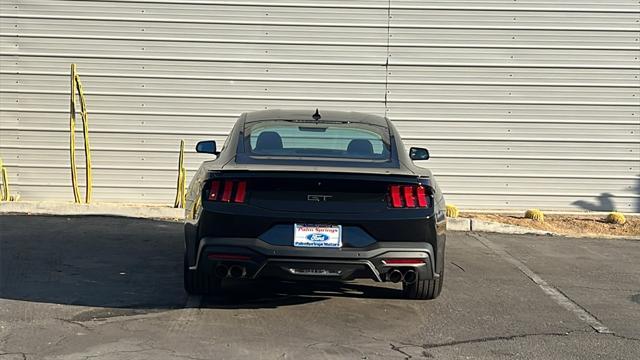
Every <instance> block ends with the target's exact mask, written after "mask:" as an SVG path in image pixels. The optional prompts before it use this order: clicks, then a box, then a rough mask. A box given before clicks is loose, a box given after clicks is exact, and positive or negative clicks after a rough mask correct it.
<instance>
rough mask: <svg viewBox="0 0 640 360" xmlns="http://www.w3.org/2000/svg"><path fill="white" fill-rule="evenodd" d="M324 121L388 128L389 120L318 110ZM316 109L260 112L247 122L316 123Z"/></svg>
mask: <svg viewBox="0 0 640 360" xmlns="http://www.w3.org/2000/svg"><path fill="white" fill-rule="evenodd" d="M317 111H318V114H320V119H319V122H322V121H351V122H358V123H365V124H372V125H378V126H384V127H388V124H387V119H386V118H384V117H382V116H377V115H372V114H366V113H361V112H355V111H336V110H321V109H317ZM315 113H316V109H297V110H280V109H273V110H260V111H252V112H247V113H245V114H244V115H245V122H258V121H264V120H303V121H305V120H308V121H315V119H314V117H313V115H314V114H315Z"/></svg>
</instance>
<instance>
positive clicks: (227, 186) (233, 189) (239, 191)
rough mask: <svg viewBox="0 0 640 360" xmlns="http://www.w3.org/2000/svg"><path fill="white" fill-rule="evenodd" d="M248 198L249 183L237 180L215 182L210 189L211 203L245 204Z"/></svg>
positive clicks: (209, 197) (212, 182) (209, 198)
mask: <svg viewBox="0 0 640 360" xmlns="http://www.w3.org/2000/svg"><path fill="white" fill-rule="evenodd" d="M246 198H247V182H246V181H237V180H213V181H211V187H210V189H209V196H208V197H207V199H208V200H210V201H222V202H231V201H232V199H233V202H235V203H243V202H244V201H245V199H246Z"/></svg>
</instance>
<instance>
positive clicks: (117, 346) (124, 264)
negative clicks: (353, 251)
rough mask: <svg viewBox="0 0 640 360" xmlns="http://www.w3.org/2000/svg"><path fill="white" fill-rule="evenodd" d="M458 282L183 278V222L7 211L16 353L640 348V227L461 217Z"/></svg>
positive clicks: (500, 353)
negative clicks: (529, 230) (219, 283)
mask: <svg viewBox="0 0 640 360" xmlns="http://www.w3.org/2000/svg"><path fill="white" fill-rule="evenodd" d="M447 241H448V243H447V264H446V278H445V287H444V290H443V293H442V295H441V296H440V297H439V298H438V299H437V300H433V301H408V300H403V299H401V297H400V291H399V286H398V285H394V284H380V283H375V282H372V281H358V282H351V283H345V284H340V283H308V282H303V283H290V282H287V283H284V282H268V283H267V282H251V283H230V284H226V295H225V296H223V297H204V298H201V297H187V295H186V294H185V293H184V291H183V289H182V250H183V244H182V226H181V224H179V223H173V222H162V221H153V220H137V219H128V218H115V217H97V216H96V217H46V216H10V215H6V216H1V217H0V359H3V360H4V359H422V358H437V359H512V358H516V359H638V358H640V241H633V240H611V239H570V238H560V237H550V236H525V235H517V236H516V235H493V234H479V233H471V234H467V233H450V235H449V237H448V240H447Z"/></svg>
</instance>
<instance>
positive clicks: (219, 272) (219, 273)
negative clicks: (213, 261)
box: [214, 265, 229, 278]
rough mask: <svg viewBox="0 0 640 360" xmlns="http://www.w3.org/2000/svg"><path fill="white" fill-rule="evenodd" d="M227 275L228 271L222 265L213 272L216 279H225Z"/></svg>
mask: <svg viewBox="0 0 640 360" xmlns="http://www.w3.org/2000/svg"><path fill="white" fill-rule="evenodd" d="M228 273H229V269H228V268H227V267H226V266H224V265H218V266H216V268H215V270H214V274H215V275H216V277H219V278H225V277H227V274H228Z"/></svg>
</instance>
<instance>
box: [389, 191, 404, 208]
mask: <svg viewBox="0 0 640 360" xmlns="http://www.w3.org/2000/svg"><path fill="white" fill-rule="evenodd" d="M389 193H390V197H391V206H393V207H394V208H399V207H402V198H401V197H400V185H391V186H390V187H389Z"/></svg>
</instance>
